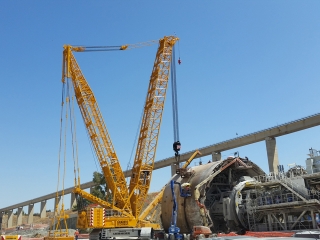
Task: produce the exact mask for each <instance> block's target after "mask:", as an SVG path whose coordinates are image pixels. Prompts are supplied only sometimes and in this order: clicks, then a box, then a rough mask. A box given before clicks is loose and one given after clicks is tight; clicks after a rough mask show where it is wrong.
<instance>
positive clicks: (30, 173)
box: [0, 0, 320, 212]
mask: <svg viewBox="0 0 320 240" xmlns="http://www.w3.org/2000/svg"><path fill="white" fill-rule="evenodd" d="M319 12H320V2H319V1H302V0H301V1H295V0H290V1H289V0H287V1H282V0H277V1H272V0H268V1H263V0H260V1H197V2H195V1H167V0H164V1H40V0H34V1H0V26H1V28H0V36H1V37H0V51H1V55H0V72H1V77H0V81H1V88H2V91H1V95H0V100H1V103H2V104H1V120H0V123H1V124H0V134H1V137H0V146H1V151H0V163H1V165H0V169H1V200H0V208H2V207H6V206H9V205H13V204H16V203H19V202H23V201H26V200H29V199H32V198H35V197H39V196H42V195H46V194H49V193H52V192H54V191H55V190H56V188H57V178H58V174H57V165H58V150H59V131H60V122H59V119H60V110H61V106H60V105H61V88H62V84H61V71H62V49H63V48H62V47H63V45H64V44H71V45H86V46H92V45H122V44H127V43H137V42H145V41H148V40H154V39H159V38H161V37H163V36H165V35H174V34H176V35H177V36H178V37H179V38H180V41H179V43H178V44H177V45H176V47H177V48H176V50H177V51H176V53H177V55H176V59H178V57H179V56H180V58H181V60H182V64H181V65H177V69H176V71H177V85H178V104H179V124H180V140H181V142H182V150H181V152H182V153H183V152H187V151H191V150H194V149H197V148H201V147H204V146H208V145H211V144H214V143H217V142H220V141H224V140H228V139H230V138H234V137H236V133H238V135H239V136H241V135H245V134H248V133H252V132H254V131H259V130H261V129H265V128H268V127H273V126H275V125H277V124H282V123H285V122H289V121H292V120H296V119H298V118H302V117H306V116H308V115H312V114H315V113H318V112H319V93H318V87H319V76H320V70H319V69H320V68H319V66H320V32H319V29H320V15H319ZM156 50H157V45H153V46H150V47H144V48H141V49H134V50H130V51H115V52H98V53H76V54H75V57H76V58H77V60H78V62H79V65H80V67H81V69H82V72H83V74H84V75H85V76H86V79H87V80H88V82H89V84H90V86H91V88H92V90H93V92H94V94H95V96H96V98H97V101H98V104H99V107H100V110H101V112H102V114H103V117H104V120H105V123H106V125H107V128H108V130H109V133H110V136H111V138H112V141H113V143H114V146H115V149H116V151H117V154H118V157H119V159H120V160H121V165H122V167H123V169H126V166H127V163H128V161H129V159H130V155H131V150H132V147H133V143H134V139H135V134H136V130H137V128H138V124H139V120H140V115H141V110H142V107H143V103H144V100H145V96H146V92H147V86H148V81H149V77H150V74H151V70H152V66H153V62H154V58H155V53H156ZM170 94H171V88H170V87H169V89H168V97H167V102H166V106H165V110H164V115H163V121H162V123H163V124H162V128H161V133H160V138H159V144H158V150H157V156H156V160H161V159H164V158H167V157H170V156H172V155H173V151H172V142H173V129H172V112H171V97H170ZM77 122H78V129H77V135H78V144H79V162H80V169H81V182H83V183H84V182H88V181H91V179H92V173H93V171H97V170H98V168H97V166H96V163H95V160H94V156H93V153H92V151H91V148H90V144H89V141H88V139H87V137H86V133H85V128H84V126H83V123H82V120H81V117H80V116H79V117H78V118H77ZM319 133H320V128H319V127H314V128H312V129H308V130H304V131H301V132H297V133H294V134H290V135H286V136H283V137H279V138H278V139H277V146H278V154H279V161H280V163H281V164H283V165H284V166H285V168H286V166H287V165H288V164H290V163H297V164H301V165H304V164H305V159H306V157H307V153H308V149H309V148H310V147H313V148H316V149H317V148H318V149H320V146H319ZM234 151H239V152H240V156H248V157H249V158H250V159H252V160H253V161H254V162H256V163H257V164H259V165H260V166H261V168H262V169H263V170H265V171H268V165H267V154H266V147H265V143H264V142H261V143H257V144H252V145H249V146H244V147H241V148H238V149H233V150H230V151H226V152H223V153H222V156H223V157H227V156H228V155H230V154H232V153H233V152H234ZM208 160H209V158H208V157H203V158H202V161H208ZM72 169H73V167H72V162H71V159H70V161H69V162H68V166H67V177H66V179H65V186H66V187H72V186H73V171H72ZM170 172H171V171H170V169H169V168H165V169H162V170H157V171H155V172H154V174H153V181H152V185H151V191H157V190H159V189H161V187H162V186H163V185H164V184H165V183H166V182H167V180H169V177H170ZM35 212H37V210H36V209H35Z"/></svg>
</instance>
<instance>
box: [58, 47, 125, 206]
mask: <svg viewBox="0 0 320 240" xmlns="http://www.w3.org/2000/svg"><path fill="white" fill-rule="evenodd" d="M76 49H78V48H76ZM73 50H74V49H73V47H72V46H70V45H65V46H64V51H63V60H64V61H63V63H64V64H63V73H62V74H63V81H65V78H70V79H71V80H72V84H73V88H74V92H75V97H76V99H77V103H78V106H79V108H80V111H81V114H82V117H83V119H84V123H85V126H86V129H87V131H88V134H89V136H90V139H91V142H92V144H93V147H94V149H95V152H96V154H97V158H98V160H99V162H100V166H101V168H102V172H103V174H104V176H105V178H106V182H107V185H108V188H109V189H110V191H111V192H112V194H113V196H114V198H113V202H112V204H111V206H114V205H115V201H114V199H117V206H116V207H119V208H126V209H130V206H127V205H128V204H130V203H129V201H128V191H127V187H126V181H125V177H124V174H123V172H122V169H121V166H120V163H119V160H118V157H117V154H116V151H115V149H114V147H113V144H112V142H111V138H110V135H109V133H108V130H107V128H106V125H105V123H104V121H103V118H102V115H101V112H100V109H99V106H98V104H97V101H96V99H95V96H94V94H93V92H92V90H91V88H90V86H89V84H88V82H87V81H86V79H85V77H84V76H83V74H82V72H81V69H80V67H79V65H78V63H77V61H76V59H75V57H74V55H73V53H72V51H73ZM79 184H80V183H78V189H76V192H77V193H81V191H80V189H79Z"/></svg>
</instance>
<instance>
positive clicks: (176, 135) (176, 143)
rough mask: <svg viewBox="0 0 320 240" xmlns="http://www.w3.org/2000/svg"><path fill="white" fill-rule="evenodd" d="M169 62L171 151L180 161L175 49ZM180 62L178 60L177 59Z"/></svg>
mask: <svg viewBox="0 0 320 240" xmlns="http://www.w3.org/2000/svg"><path fill="white" fill-rule="evenodd" d="M172 53H173V54H172V61H171V86H172V115H173V141H174V142H173V150H174V152H175V158H176V161H177V162H179V161H180V154H179V151H180V148H181V143H180V137H179V118H178V94H177V80H176V64H175V47H173V49H172ZM179 60H180V58H179Z"/></svg>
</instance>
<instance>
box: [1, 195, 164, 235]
mask: <svg viewBox="0 0 320 240" xmlns="http://www.w3.org/2000/svg"><path fill="white" fill-rule="evenodd" d="M157 194H158V192H153V193H149V194H148V196H147V198H146V201H145V203H144V206H143V209H145V208H146V207H147V206H148V205H149V204H150V202H151V201H152V200H153V198H154V197H155V196H156V195H157ZM65 213H66V214H68V215H70V216H72V215H75V214H76V213H77V212H74V211H71V210H65ZM53 216H54V213H53V212H47V213H46V217H45V218H40V216H37V215H34V216H33V224H27V222H28V216H27V215H23V216H22V224H21V225H20V226H21V227H22V229H20V230H17V225H18V224H17V215H13V217H12V225H13V227H12V228H6V227H5V226H7V221H8V218H7V215H4V216H3V219H2V228H1V230H2V231H0V233H1V232H2V233H1V234H5V235H21V236H22V240H36V239H43V237H45V236H47V235H48V230H49V228H50V224H51V221H52V218H53ZM155 221H156V222H157V223H160V217H159V215H158V216H157V217H156V218H155ZM74 232H75V229H69V235H71V236H73V235H74ZM88 238H89V237H88V233H86V232H81V231H80V235H79V239H88Z"/></svg>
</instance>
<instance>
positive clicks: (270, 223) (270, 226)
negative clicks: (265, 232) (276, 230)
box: [268, 214, 273, 231]
mask: <svg viewBox="0 0 320 240" xmlns="http://www.w3.org/2000/svg"><path fill="white" fill-rule="evenodd" d="M268 227H269V231H273V229H272V217H271V214H268Z"/></svg>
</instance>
